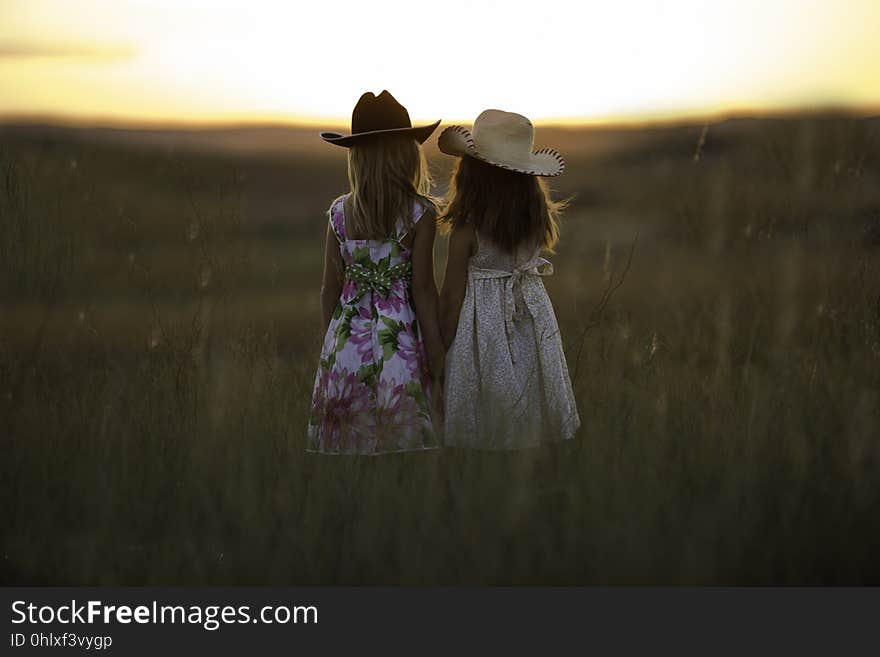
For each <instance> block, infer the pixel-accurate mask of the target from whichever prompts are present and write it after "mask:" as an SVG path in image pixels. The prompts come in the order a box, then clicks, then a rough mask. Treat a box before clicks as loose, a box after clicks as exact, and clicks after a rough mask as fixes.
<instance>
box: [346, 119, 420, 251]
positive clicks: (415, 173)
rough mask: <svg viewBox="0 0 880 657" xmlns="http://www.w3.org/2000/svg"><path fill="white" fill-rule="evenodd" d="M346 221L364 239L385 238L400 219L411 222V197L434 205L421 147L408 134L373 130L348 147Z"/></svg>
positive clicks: (408, 226) (392, 231) (407, 224)
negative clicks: (380, 133)
mask: <svg viewBox="0 0 880 657" xmlns="http://www.w3.org/2000/svg"><path fill="white" fill-rule="evenodd" d="M348 182H349V185H350V186H351V196H350V197H349V205H350V210H351V214H350V215H349V220H350V223H349V227H350V230H351V232H352V233H353V234H356V235H360V236H362V237H364V238H365V239H386V238H388V237H390V236H392V235H394V233H395V232H396V227H397V220H398V219H402V220H403V229H404V232H405V231H407V230H409V229H410V228H411V227H412V221H413V203H414V202H415V201H419V202H420V203H421V204H422V206H423V207H425V208H432V209H433V210H434V211H435V212H436V211H437V203H436V201H435V200H434V199H433V198H431V196H430V190H431V176H430V173H429V171H428V163H427V160H426V159H425V154H424V152H422V147H421V146H420V145H419V143H418V142H417V141H416V140H415V139H413V138H411V137H392V136H376V137H374V138H372V139H365V140H363V141H361V142H360V143H357V144H355V145H354V146H352V147H351V148H349V150H348Z"/></svg>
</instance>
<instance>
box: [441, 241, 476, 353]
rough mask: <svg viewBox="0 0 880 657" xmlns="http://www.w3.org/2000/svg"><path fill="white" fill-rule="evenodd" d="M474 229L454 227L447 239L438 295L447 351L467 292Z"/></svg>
mask: <svg viewBox="0 0 880 657" xmlns="http://www.w3.org/2000/svg"><path fill="white" fill-rule="evenodd" d="M473 240H474V229H473V228H472V227H471V226H470V224H466V225H464V226H455V227H454V228H453V229H452V235H451V236H450V237H449V254H448V256H447V259H446V276H445V277H444V279H443V291H442V292H441V293H440V332H441V334H442V336H443V344H444V346H445V347H446V348H447V349H448V348H449V346H450V345H451V344H452V341H453V340H454V339H455V332H456V331H457V330H458V316H459V314H460V313H461V304H462V302H463V301H464V295H465V292H466V291H467V271H468V260H470V257H471V252H472V250H473Z"/></svg>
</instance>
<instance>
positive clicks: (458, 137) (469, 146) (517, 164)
mask: <svg viewBox="0 0 880 657" xmlns="http://www.w3.org/2000/svg"><path fill="white" fill-rule="evenodd" d="M437 145H438V146H439V147H440V150H441V151H442V152H443V153H446V154H447V155H453V156H456V157H463V156H468V157H473V158H476V159H478V160H481V161H482V162H485V163H486V164H491V165H493V166H496V167H500V168H502V169H507V170H508V171H515V172H517V173H525V174H527V175H530V176H543V177H548V178H551V177H553V176H559V175H561V174H562V172H563V171H564V170H565V159H564V158H563V157H562V155H560V154H559V152H558V151H555V150H553V149H552V148H542V149H541V150H539V151H535V152H533V153H530V154H529V155H528V157H525V158H523V159H521V160H513V159H505V160H501V159H500V158H493V157H491V156H490V155H487V154H484V153H480V152H479V151H478V150H477V147H476V145H475V144H474V138H473V137H472V136H471V133H470V130H468V129H467V128H464V127H462V126H460V125H451V126H449V127H448V128H446V129H445V130H444V131H443V132H441V133H440V138H439V140H438V141H437Z"/></svg>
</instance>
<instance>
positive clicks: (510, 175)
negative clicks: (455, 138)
mask: <svg viewBox="0 0 880 657" xmlns="http://www.w3.org/2000/svg"><path fill="white" fill-rule="evenodd" d="M444 205H445V207H444V209H443V213H442V214H441V215H440V217H439V218H438V219H439V220H440V222H441V223H442V224H445V225H446V226H448V227H454V226H456V225H458V224H471V225H473V227H474V228H475V229H476V230H477V231H479V232H480V233H481V234H482V235H485V236H486V237H488V238H489V239H491V240H492V241H493V242H495V244H497V245H498V246H500V247H501V248H502V249H504V250H505V251H507V252H513V251H514V250H515V249H516V248H517V247H518V246H519V245H520V244H529V245H532V244H534V245H535V246H541V247H543V248H544V249H545V250H546V251H550V252H552V251H553V247H554V246H556V242H557V240H558V239H559V215H560V214H561V212H562V211H563V210H564V209H565V206H566V205H567V202H566V201H555V200H553V198H552V197H551V196H550V190H548V189H547V185H546V184H545V183H544V181H543V180H542V179H541V178H538V177H536V176H529V175H526V174H524V173H516V172H514V171H507V170H505V169H501V168H499V167H495V166H492V165H491V164H486V163H484V162H481V161H480V160H477V159H475V158H472V157H462V158H460V159H459V161H458V162H457V163H456V165H455V169H454V170H453V172H452V176H451V178H450V181H449V192H448V193H447V195H446V200H445V204H444Z"/></svg>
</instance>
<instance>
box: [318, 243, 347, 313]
mask: <svg viewBox="0 0 880 657" xmlns="http://www.w3.org/2000/svg"><path fill="white" fill-rule="evenodd" d="M343 280H344V276H343V268H342V257H341V256H340V255H339V242H337V241H336V236H335V235H334V233H333V229H332V228H331V227H330V226H329V225H328V226H327V237H326V239H325V240H324V276H323V279H322V281H321V316H322V318H323V320H324V329H325V330H326V329H327V327H328V326H329V325H330V318H331V317H332V316H333V310H334V309H335V308H336V304H337V303H339V295H340V294H341V293H342V283H343Z"/></svg>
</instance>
